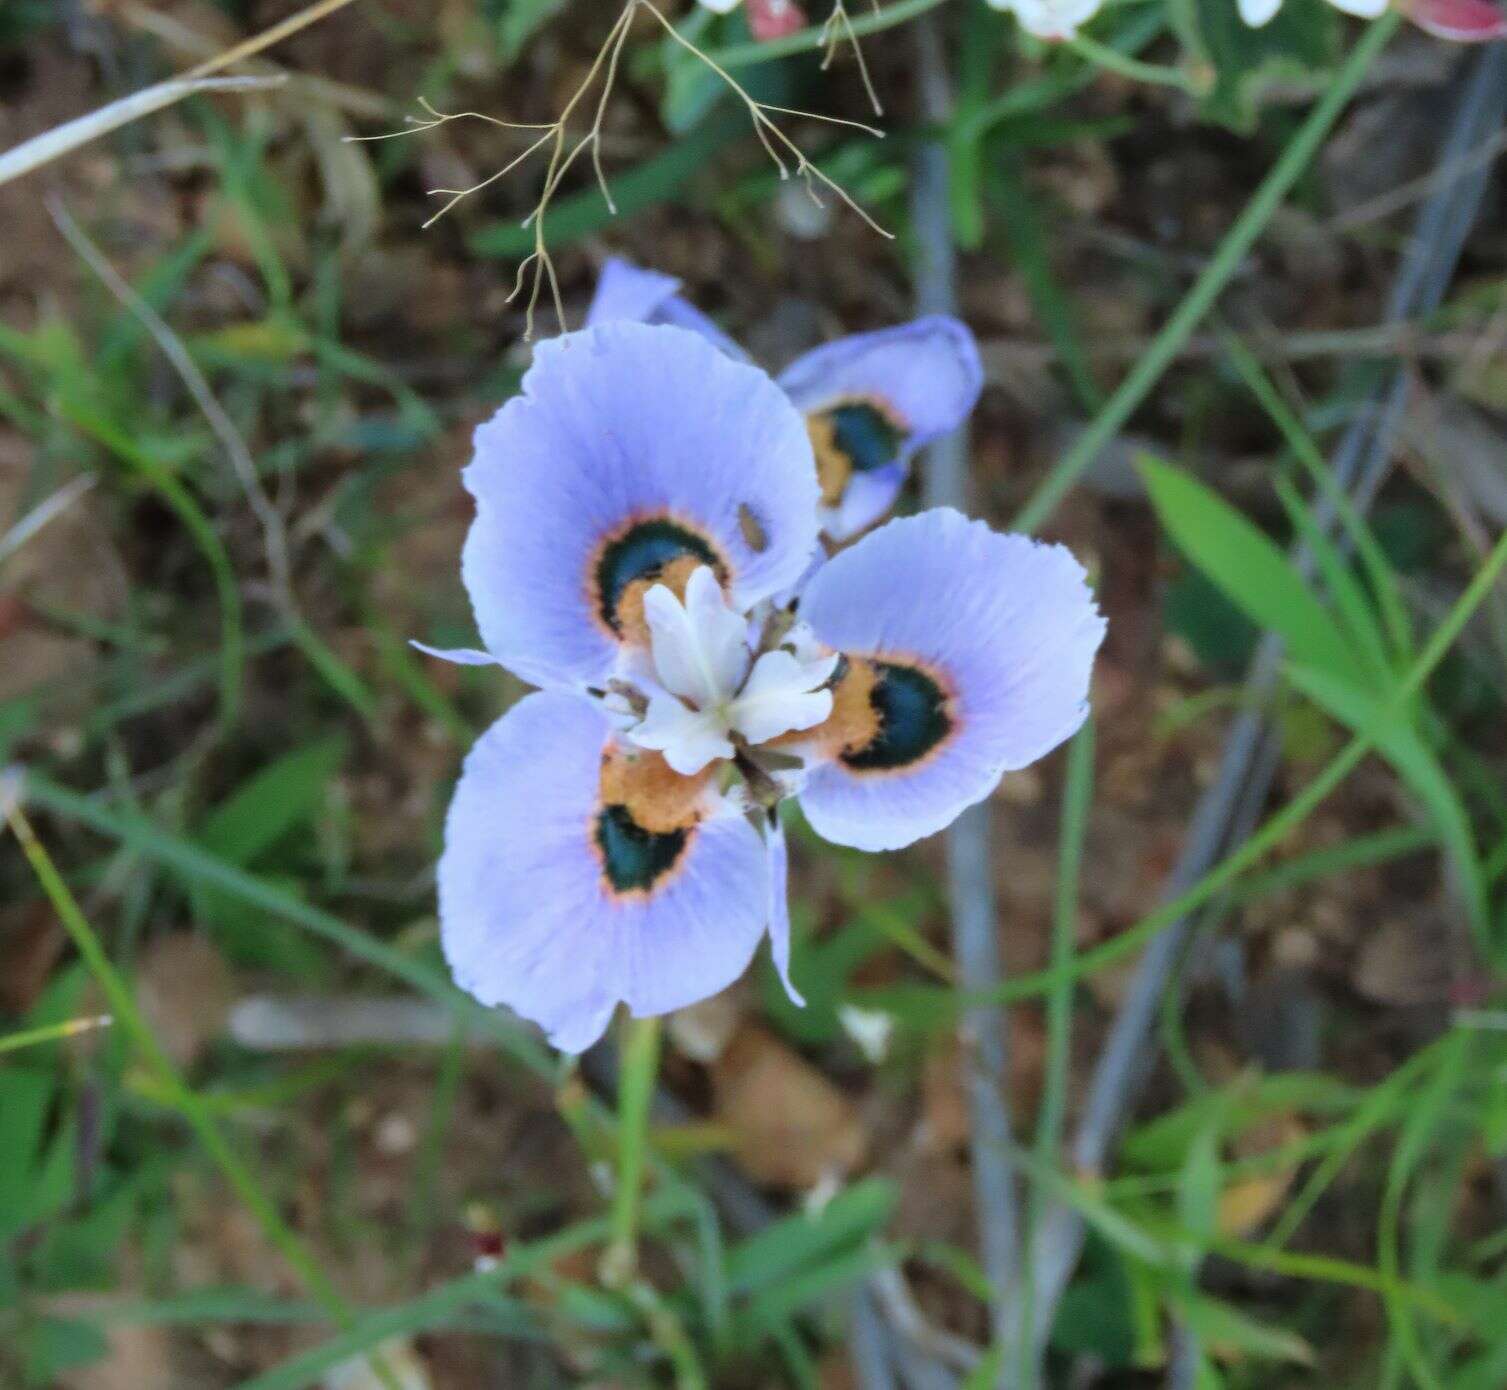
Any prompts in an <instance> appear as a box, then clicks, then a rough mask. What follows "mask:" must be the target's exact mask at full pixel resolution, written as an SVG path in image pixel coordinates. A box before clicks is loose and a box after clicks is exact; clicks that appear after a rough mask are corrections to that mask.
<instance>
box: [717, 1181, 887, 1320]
mask: <svg viewBox="0 0 1507 1390" xmlns="http://www.w3.org/2000/svg"><path fill="white" fill-rule="evenodd" d="M895 1200H896V1192H895V1187H894V1184H892V1183H890V1182H887V1181H885V1180H884V1179H882V1178H867V1179H865V1180H864V1181H863V1182H859V1183H855V1184H854V1185H853V1186H852V1187H850V1188H848V1189H847V1190H846V1191H843V1192H839V1193H838V1194H837V1196H835V1197H834V1198H833V1199H832V1200H831V1201H830V1202H828V1203H827V1205H826V1206H825V1207H824V1208H823V1209H822V1210H821V1212H820V1213H818V1214H817V1215H814V1216H813V1215H808V1214H807V1213H805V1212H797V1213H796V1214H795V1215H793V1216H787V1217H784V1218H783V1219H782V1220H780V1221H777V1222H775V1223H774V1224H773V1225H772V1226H769V1227H767V1228H766V1229H764V1230H763V1231H760V1232H759V1234H758V1235H755V1236H750V1237H749V1238H748V1239H747V1240H745V1241H743V1242H741V1243H740V1244H739V1245H737V1246H735V1247H734V1248H733V1249H732V1250H731V1251H729V1252H728V1256H727V1270H726V1272H727V1284H728V1289H729V1291H730V1292H732V1293H735V1294H747V1293H753V1292H756V1291H758V1290H760V1289H767V1288H771V1287H777V1286H779V1285H781V1284H783V1283H784V1282H785V1281H786V1280H788V1279H790V1278H791V1277H792V1276H794V1275H795V1274H797V1273H799V1272H801V1271H802V1270H807V1269H810V1268H812V1267H813V1266H817V1265H820V1264H823V1263H826V1262H828V1261H830V1260H832V1259H834V1258H835V1257H837V1256H839V1255H841V1254H842V1253H843V1252H845V1251H847V1250H850V1249H852V1248H853V1247H854V1246H855V1245H859V1244H861V1243H863V1242H864V1241H867V1240H868V1238H869V1237H870V1236H872V1235H874V1234H876V1233H877V1232H878V1231H879V1229H880V1227H882V1226H883V1225H884V1223H885V1222H886V1221H888V1220H889V1217H890V1213H891V1212H892V1211H893V1210H894V1207H895Z"/></svg>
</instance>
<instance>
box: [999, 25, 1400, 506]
mask: <svg viewBox="0 0 1507 1390" xmlns="http://www.w3.org/2000/svg"><path fill="white" fill-rule="evenodd" d="M1401 22H1402V21H1401V18H1400V16H1398V15H1396V14H1387V15H1384V16H1383V17H1382V18H1381V19H1379V20H1377V21H1376V23H1374V24H1373V25H1371V27H1370V28H1369V29H1367V30H1366V32H1365V34H1364V35H1363V36H1362V38H1361V41H1360V42H1359V43H1358V44H1356V46H1355V49H1354V50H1353V51H1352V52H1351V54H1350V56H1349V57H1348V58H1347V59H1346V60H1345V64H1344V66H1343V67H1341V68H1340V70H1339V72H1337V73H1336V74H1335V77H1334V81H1333V82H1332V83H1331V84H1330V86H1329V88H1328V90H1327V91H1326V92H1325V93H1324V96H1323V98H1322V99H1321V100H1320V101H1319V102H1318V104H1317V105H1315V106H1314V108H1313V110H1312V111H1311V112H1310V113H1309V114H1308V118H1307V119H1306V120H1305V121H1304V122H1303V124H1302V125H1301V126H1300V127H1299V128H1298V132H1297V134H1296V135H1294V136H1293V138H1292V139H1291V140H1290V141H1289V142H1288V144H1287V147H1286V149H1284V150H1283V151H1282V154H1281V157H1280V158H1279V159H1278V160H1277V162H1276V164H1275V165H1274V166H1273V168H1272V171H1271V172H1270V173H1269V174H1268V175H1267V176H1266V178H1265V179H1264V180H1263V181H1262V183H1261V186H1260V187H1259V188H1258V189H1257V190H1256V192H1255V195H1254V196H1253V197H1252V198H1251V201H1250V202H1249V203H1247V204H1246V207H1245V211H1243V212H1242V213H1241V214H1240V216H1239V217H1238V218H1237V219H1236V220H1235V225H1234V226H1233V227H1231V228H1230V230H1229V231H1228V232H1226V233H1225V237H1224V240H1223V241H1222V242H1220V244H1219V247H1218V249H1217V250H1216V251H1215V252H1214V256H1213V259H1212V260H1210V261H1209V264H1208V265H1207V266H1206V267H1205V268H1204V271H1203V273H1202V274H1201V275H1200V276H1199V277H1198V279H1197V280H1196V281H1195V282H1194V284H1193V287H1192V289H1190V290H1189V291H1188V293H1187V294H1186V295H1185V296H1184V298H1183V301H1182V303H1181V304H1179V305H1178V306H1177V309H1176V311H1175V312H1174V313H1173V315H1172V317H1171V318H1170V319H1168V320H1167V323H1166V326H1165V327H1163V329H1162V331H1161V332H1160V333H1158V334H1157V335H1156V337H1155V338H1154V339H1153V340H1152V342H1151V346H1150V347H1149V348H1148V349H1147V350H1146V355H1145V356H1144V357H1143V358H1141V360H1140V361H1139V362H1138V363H1137V364H1136V366H1135V368H1134V370H1133V371H1132V372H1131V373H1130V375H1129V376H1127V377H1126V378H1125V380H1124V381H1123V382H1122V383H1121V384H1120V388H1119V390H1117V391H1116V392H1115V393H1114V395H1113V396H1111V397H1110V399H1109V400H1108V401H1107V402H1106V403H1105V406H1104V408H1103V409H1102V410H1101V411H1100V412H1099V413H1098V415H1096V416H1095V417H1094V419H1093V421H1092V423H1090V425H1089V427H1088V428H1087V429H1086V430H1084V431H1083V433H1082V435H1080V436H1079V438H1078V441H1077V443H1075V444H1074V445H1073V447H1072V448H1071V449H1069V450H1068V452H1067V453H1066V454H1064V455H1063V457H1062V458H1061V459H1059V460H1058V462H1057V464H1056V465H1055V466H1054V467H1053V469H1052V471H1051V472H1050V473H1049V474H1048V475H1047V477H1046V479H1045V480H1044V481H1043V482H1042V484H1041V486H1040V487H1039V488H1037V489H1036V492H1035V493H1034V494H1033V495H1032V496H1031V498H1030V499H1029V500H1028V501H1027V502H1026V505H1025V506H1024V507H1023V508H1022V509H1021V511H1020V514H1019V515H1018V516H1017V517H1016V518H1015V521H1014V523H1013V529H1015V530H1020V531H1034V530H1036V529H1037V528H1038V527H1039V526H1041V524H1042V523H1043V522H1044V521H1046V520H1047V518H1048V517H1050V516H1051V514H1052V513H1053V512H1054V511H1055V510H1056V508H1057V504H1058V503H1059V502H1061V501H1062V499H1063V497H1064V496H1065V495H1066V494H1067V492H1068V491H1069V489H1071V487H1072V486H1073V484H1074V483H1075V482H1077V480H1078V477H1079V475H1080V474H1082V472H1083V471H1084V469H1086V468H1087V467H1088V466H1089V465H1090V464H1091V463H1092V462H1093V461H1094V459H1095V458H1096V457H1097V456H1098V453H1099V451H1100V450H1101V449H1102V448H1103V447H1104V446H1105V445H1106V444H1108V443H1109V441H1110V440H1111V439H1113V438H1114V436H1115V435H1116V434H1118V433H1119V431H1120V429H1121V427H1122V426H1123V425H1124V424H1125V422H1126V421H1127V420H1129V419H1130V417H1131V416H1132V415H1133V414H1134V413H1135V412H1136V410H1137V409H1138V408H1139V407H1140V406H1141V404H1142V403H1143V402H1144V401H1145V399H1146V397H1147V396H1149V395H1150V394H1151V392H1152V390H1153V389H1154V388H1155V387H1156V384H1157V382H1159V381H1160V380H1161V379H1162V376H1163V374H1164V373H1165V372H1166V370H1167V368H1168V367H1169V366H1171V365H1172V362H1173V360H1174V359H1175V358H1176V357H1177V355H1178V353H1179V352H1181V351H1182V349H1183V346H1184V344H1185V343H1187V341H1188V339H1189V338H1190V337H1191V336H1192V335H1193V331H1194V330H1195V329H1196V328H1197V327H1198V325H1199V324H1200V323H1201V322H1202V321H1203V319H1204V316H1205V315H1206V314H1207V313H1208V312H1209V310H1210V309H1212V308H1213V307H1214V303H1215V301H1216V300H1217V299H1218V298H1219V296H1220V295H1221V294H1222V293H1224V289H1225V286H1226V285H1228V284H1229V282H1230V281H1231V279H1233V278H1234V276H1235V273H1236V271H1238V270H1239V269H1240V267H1241V265H1242V264H1243V263H1244V261H1245V258H1246V256H1247V255H1248V254H1249V252H1250V250H1251V247H1253V246H1254V245H1255V244H1256V240H1257V238H1259V237H1260V235H1261V233H1262V232H1263V231H1265V230H1266V225H1267V223H1268V222H1270V221H1271V219H1272V215H1273V214H1274V213H1275V212H1276V211H1277V209H1278V208H1279V207H1280V206H1281V205H1282V200H1283V199H1284V198H1286V197H1287V195H1288V193H1289V192H1291V191H1292V187H1293V185H1294V184H1295V183H1297V181H1298V179H1299V178H1300V177H1301V176H1302V174H1303V171H1304V170H1305V169H1307V168H1308V166H1309V164H1310V163H1311V162H1312V160H1313V158H1314V156H1315V155H1316V154H1317V153H1318V151H1319V147H1320V146H1321V145H1322V144H1323V143H1324V139H1325V137H1326V136H1327V135H1328V134H1329V131H1330V129H1331V128H1332V127H1333V125H1334V123H1335V122H1336V121H1337V120H1338V119H1339V117H1340V113H1341V112H1343V111H1344V109H1345V106H1346V104H1347V103H1348V102H1349V100H1350V98H1351V97H1352V96H1354V95H1355V91H1356V88H1358V87H1359V86H1360V84H1361V80H1362V79H1363V78H1364V77H1365V75H1366V73H1367V72H1368V71H1369V70H1370V67H1371V64H1372V63H1373V62H1374V61H1375V60H1376V57H1377V55H1378V54H1380V52H1381V51H1382V49H1383V48H1385V47H1386V45H1387V43H1388V41H1389V40H1390V39H1391V37H1392V35H1393V34H1394V33H1396V32H1397V26H1398V24H1400V23H1401Z"/></svg>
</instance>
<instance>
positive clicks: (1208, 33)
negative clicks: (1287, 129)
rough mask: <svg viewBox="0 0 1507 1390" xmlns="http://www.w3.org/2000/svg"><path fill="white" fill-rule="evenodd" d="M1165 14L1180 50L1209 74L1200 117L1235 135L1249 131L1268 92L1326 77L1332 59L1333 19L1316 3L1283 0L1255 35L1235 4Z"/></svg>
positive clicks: (1186, 3)
mask: <svg viewBox="0 0 1507 1390" xmlns="http://www.w3.org/2000/svg"><path fill="white" fill-rule="evenodd" d="M1169 9H1170V14H1171V18H1172V26H1173V28H1174V29H1176V30H1177V33H1178V36H1179V37H1180V38H1181V39H1182V42H1183V46H1184V48H1186V49H1187V50H1188V52H1189V53H1190V54H1191V55H1192V57H1193V59H1194V61H1195V63H1197V64H1199V65H1201V66H1203V67H1205V68H1206V69H1207V70H1208V72H1209V84H1210V85H1209V90H1208V94H1207V95H1206V96H1205V97H1204V102H1203V109H1204V115H1206V116H1207V117H1208V118H1209V119H1210V120H1214V121H1220V122H1222V123H1223V124H1225V125H1228V126H1231V127H1233V128H1234V129H1236V130H1240V131H1250V130H1252V129H1253V128H1254V127H1255V124H1256V116H1257V112H1258V111H1259V109H1260V104H1261V101H1262V99H1263V97H1264V96H1265V95H1266V93H1267V92H1268V91H1269V90H1271V88H1272V87H1274V86H1276V85H1277V84H1278V83H1281V82H1288V81H1292V80H1294V79H1296V80H1302V79H1304V78H1309V77H1312V76H1313V75H1314V74H1318V73H1326V72H1327V71H1328V70H1329V69H1330V67H1332V66H1333V64H1334V62H1335V58H1336V56H1337V53H1338V44H1339V36H1340V32H1341V30H1340V23H1339V16H1338V15H1337V14H1336V13H1335V12H1334V10H1333V9H1332V8H1331V7H1330V6H1329V5H1327V4H1324V3H1322V0H1286V3H1285V4H1284V5H1283V7H1282V9H1281V10H1280V11H1279V12H1278V14H1277V16H1276V18H1275V19H1273V20H1272V21H1271V22H1270V23H1268V24H1265V25H1263V26H1262V27H1261V28H1259V29H1252V28H1251V27H1250V26H1249V25H1248V24H1246V22H1245V21H1244V20H1243V19H1241V17H1240V12H1239V10H1238V9H1237V7H1236V5H1235V0H1172V3H1171V5H1170V7H1169Z"/></svg>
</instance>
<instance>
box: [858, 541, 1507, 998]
mask: <svg viewBox="0 0 1507 1390" xmlns="http://www.w3.org/2000/svg"><path fill="white" fill-rule="evenodd" d="M1504 567H1507V534H1504V535H1503V536H1502V537H1501V538H1500V539H1499V540H1498V541H1497V543H1496V545H1495V546H1494V547H1493V549H1492V551H1491V554H1490V555H1489V556H1488V557H1487V560H1486V563H1485V564H1484V565H1483V566H1482V567H1481V568H1480V569H1479V570H1478V571H1477V572H1476V574H1475V576H1474V578H1472V580H1471V582H1470V583H1469V585H1467V586H1466V589H1465V591H1464V593H1462V594H1461V595H1460V597H1459V599H1458V600H1456V602H1455V604H1454V606H1453V607H1452V608H1451V610H1450V611H1449V613H1448V614H1447V615H1446V616H1445V618H1444V620H1443V622H1441V623H1440V624H1439V626H1438V628H1436V629H1435V631H1434V633H1433V636H1432V637H1430V639H1429V641H1428V643H1427V644H1426V645H1425V647H1424V649H1423V651H1422V652H1421V653H1420V654H1419V657H1418V659H1417V661H1416V662H1414V664H1413V666H1412V668H1411V669H1410V670H1409V671H1408V673H1407V674H1406V675H1405V676H1404V677H1403V679H1402V680H1401V681H1400V682H1399V683H1398V685H1397V687H1396V689H1395V690H1394V691H1393V692H1392V694H1391V696H1390V697H1389V698H1388V699H1387V700H1386V701H1384V702H1382V703H1381V705H1380V706H1379V707H1378V709H1377V711H1376V716H1375V718H1374V719H1373V720H1372V721H1371V723H1370V724H1369V725H1368V727H1367V728H1366V729H1364V730H1363V731H1361V732H1359V733H1357V734H1355V735H1354V736H1353V737H1352V738H1351V739H1350V741H1349V743H1347V744H1346V745H1345V747H1344V748H1342V749H1341V750H1340V752H1339V753H1337V754H1336V755H1335V756H1334V758H1332V759H1331V760H1330V762H1329V763H1328V764H1326V765H1325V767H1324V768H1323V769H1322V771H1320V772H1319V774H1318V776H1316V777H1315V778H1314V779H1313V780H1312V781H1311V782H1309V783H1308V785H1307V786H1305V787H1304V788H1303V789H1302V791H1300V792H1299V793H1298V794H1297V795H1296V796H1295V797H1293V799H1292V800H1291V801H1289V802H1288V803H1287V805H1286V806H1284V807H1283V808H1282V809H1281V810H1280V811H1278V812H1277V813H1276V814H1274V815H1273V816H1271V817H1270V818H1269V819H1268V820H1267V821H1266V822H1265V823H1264V824H1263V825H1262V826H1261V827H1260V829H1259V830H1257V831H1256V832H1255V833H1254V834H1253V835H1252V836H1251V837H1250V838H1249V839H1248V840H1246V842H1245V843H1244V844H1242V845H1241V846H1240V847H1239V848H1238V849H1236V850H1234V851H1233V852H1232V853H1231V854H1229V855H1228V856H1227V857H1226V858H1224V859H1223V860H1221V861H1220V862H1219V863H1218V864H1217V865H1215V867H1214V868H1213V869H1211V870H1210V871H1209V872H1208V873H1207V874H1205V875H1204V877H1203V878H1202V879H1200V880H1199V881H1198V882H1197V883H1196V884H1194V885H1193V886H1192V887H1191V888H1189V889H1188V891H1187V892H1186V893H1182V894H1180V895H1179V896H1178V897H1176V898H1175V899H1173V900H1172V901H1171V902H1169V903H1166V904H1164V905H1163V906H1162V907H1159V908H1158V909H1156V911H1154V912H1152V913H1150V914H1149V915H1147V916H1146V917H1144V918H1142V919H1141V921H1139V922H1138V923H1136V925H1135V926H1133V927H1131V928H1129V929H1128V930H1127V931H1124V932H1122V933H1121V934H1120V935H1119V936H1117V937H1115V938H1114V939H1113V940H1111V941H1106V942H1105V943H1104V944H1103V945H1102V946H1098V947H1095V948H1094V949H1093V950H1091V951H1085V952H1083V953H1082V954H1080V955H1079V956H1078V957H1077V958H1076V959H1075V960H1074V961H1073V962H1072V963H1071V964H1070V965H1068V966H1053V967H1050V968H1048V969H1046V970H1038V971H1036V972H1035V973H1033V974H1030V975H1021V976H1017V977H1016V978H1015V979H1014V980H1010V981H1007V982H1006V983H1005V984H1003V985H1001V986H1000V987H999V989H997V990H990V991H987V992H985V993H984V994H982V995H967V996H965V995H957V994H953V995H950V996H949V995H947V994H946V993H945V992H944V991H935V990H931V989H930V987H925V986H923V987H912V989H913V990H914V989H917V988H920V989H924V990H926V995H927V997H928V998H930V997H932V996H936V997H935V1004H936V1006H937V1008H938V1009H939V1010H940V1009H950V1008H959V1007H961V1008H968V1007H973V1006H975V1005H976V1004H980V1003H989V1002H1006V1003H1009V1002H1013V1001H1015V1000H1019V999H1031V998H1035V997H1037V996H1038V995H1042V994H1046V993H1050V991H1051V990H1052V989H1054V988H1057V987H1060V983H1061V982H1062V981H1064V980H1068V981H1071V980H1078V979H1082V978H1083V977H1085V976H1087V975H1091V974H1092V973H1093V972H1094V971H1096V970H1100V969H1103V967H1104V966H1106V965H1109V964H1112V963H1113V962H1114V961H1117V960H1119V959H1121V958H1122V957H1123V956H1126V955H1128V954H1129V953H1130V952H1132V951H1135V950H1137V949H1139V948H1140V947H1141V946H1143V945H1145V944H1146V942H1147V941H1149V940H1150V939H1151V938H1152V937H1153V936H1155V935H1156V934H1157V933H1158V932H1160V931H1164V930H1165V929H1166V928H1167V927H1168V926H1170V925H1171V924H1172V923H1173V922H1176V921H1180V920H1181V919H1182V918H1184V917H1186V916H1187V915H1188V914H1189V913H1191V912H1193V911H1194V910H1196V909H1197V908H1199V907H1202V906H1203V905H1204V903H1206V902H1208V901H1209V900H1210V899H1211V898H1213V897H1215V896H1216V895H1217V894H1219V893H1221V892H1223V891H1224V889H1225V888H1227V887H1229V886H1230V885H1231V884H1233V883H1234V882H1235V881H1236V880H1237V879H1238V878H1240V876H1241V875H1242V874H1244V873H1245V872H1246V870H1247V869H1250V868H1252V867H1254V865H1256V864H1257V863H1258V862H1260V860H1261V859H1263V858H1264V857H1265V856H1266V855H1267V853H1268V852H1270V851H1271V850H1272V849H1274V848H1275V847H1276V846H1277V845H1279V844H1280V843H1281V842H1282V841H1283V840H1284V839H1286V838H1287V836H1288V835H1290V834H1291V833H1292V832H1293V831H1294V830H1296V829H1297V828H1298V827H1299V826H1300V825H1302V824H1303V822H1304V821H1306V820H1307V819H1308V817H1309V816H1310V815H1312V814H1313V812H1314V811H1315V810H1316V809H1317V808H1318V807H1319V806H1320V805H1322V804H1323V803H1324V801H1326V800H1327V799H1328V797H1329V796H1330V794H1331V793H1332V792H1333V791H1334V790H1335V788H1337V787H1338V786H1339V785H1340V784H1341V783H1342V782H1343V781H1344V780H1345V778H1347V777H1348V776H1349V775H1350V773H1351V772H1353V771H1354V770H1355V768H1356V767H1357V766H1358V765H1359V764H1360V762H1361V760H1362V759H1363V758H1364V757H1365V756H1366V754H1368V753H1369V752H1371V751H1372V750H1373V749H1374V748H1375V747H1376V744H1377V741H1378V739H1379V738H1381V737H1382V736H1383V735H1384V734H1385V733H1386V731H1387V728H1388V725H1389V722H1390V721H1393V720H1395V718H1396V716H1397V712H1398V711H1399V710H1400V709H1402V708H1404V707H1405V706H1406V704H1407V702H1408V701H1409V700H1410V699H1412V697H1413V696H1414V695H1415V694H1416V693H1417V692H1418V691H1419V690H1420V689H1422V687H1423V685H1424V683H1425V682H1426V681H1427V680H1428V678H1429V677H1430V676H1431V675H1432V674H1433V672H1434V669H1435V668H1436V667H1437V666H1438V665H1439V663H1440V662H1441V661H1442V660H1443V659H1444V657H1445V654H1446V653H1447V652H1448V651H1449V649H1450V648H1451V647H1452V646H1453V645H1454V643H1455V639H1456V638H1457V637H1459V635H1460V632H1461V630H1462V629H1463V628H1464V626H1465V625H1466V623H1468V622H1469V621H1470V618H1471V616H1472V615H1473V614H1474V613H1475V611H1476V610H1477V609H1478V608H1479V607H1480V606H1481V604H1482V603H1483V602H1484V601H1485V600H1486V597H1487V595H1488V594H1490V593H1491V591H1492V587H1493V585H1494V584H1495V583H1496V582H1497V579H1498V577H1499V576H1500V575H1501V573H1502V571H1503V569H1504ZM899 993H900V992H899V991H889V990H875V991H873V992H872V993H871V994H870V995H868V996H867V998H868V1002H870V1003H871V1004H872V1005H875V1006H878V1007H883V1006H884V1001H885V999H886V997H887V996H895V995H898V994H899Z"/></svg>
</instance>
